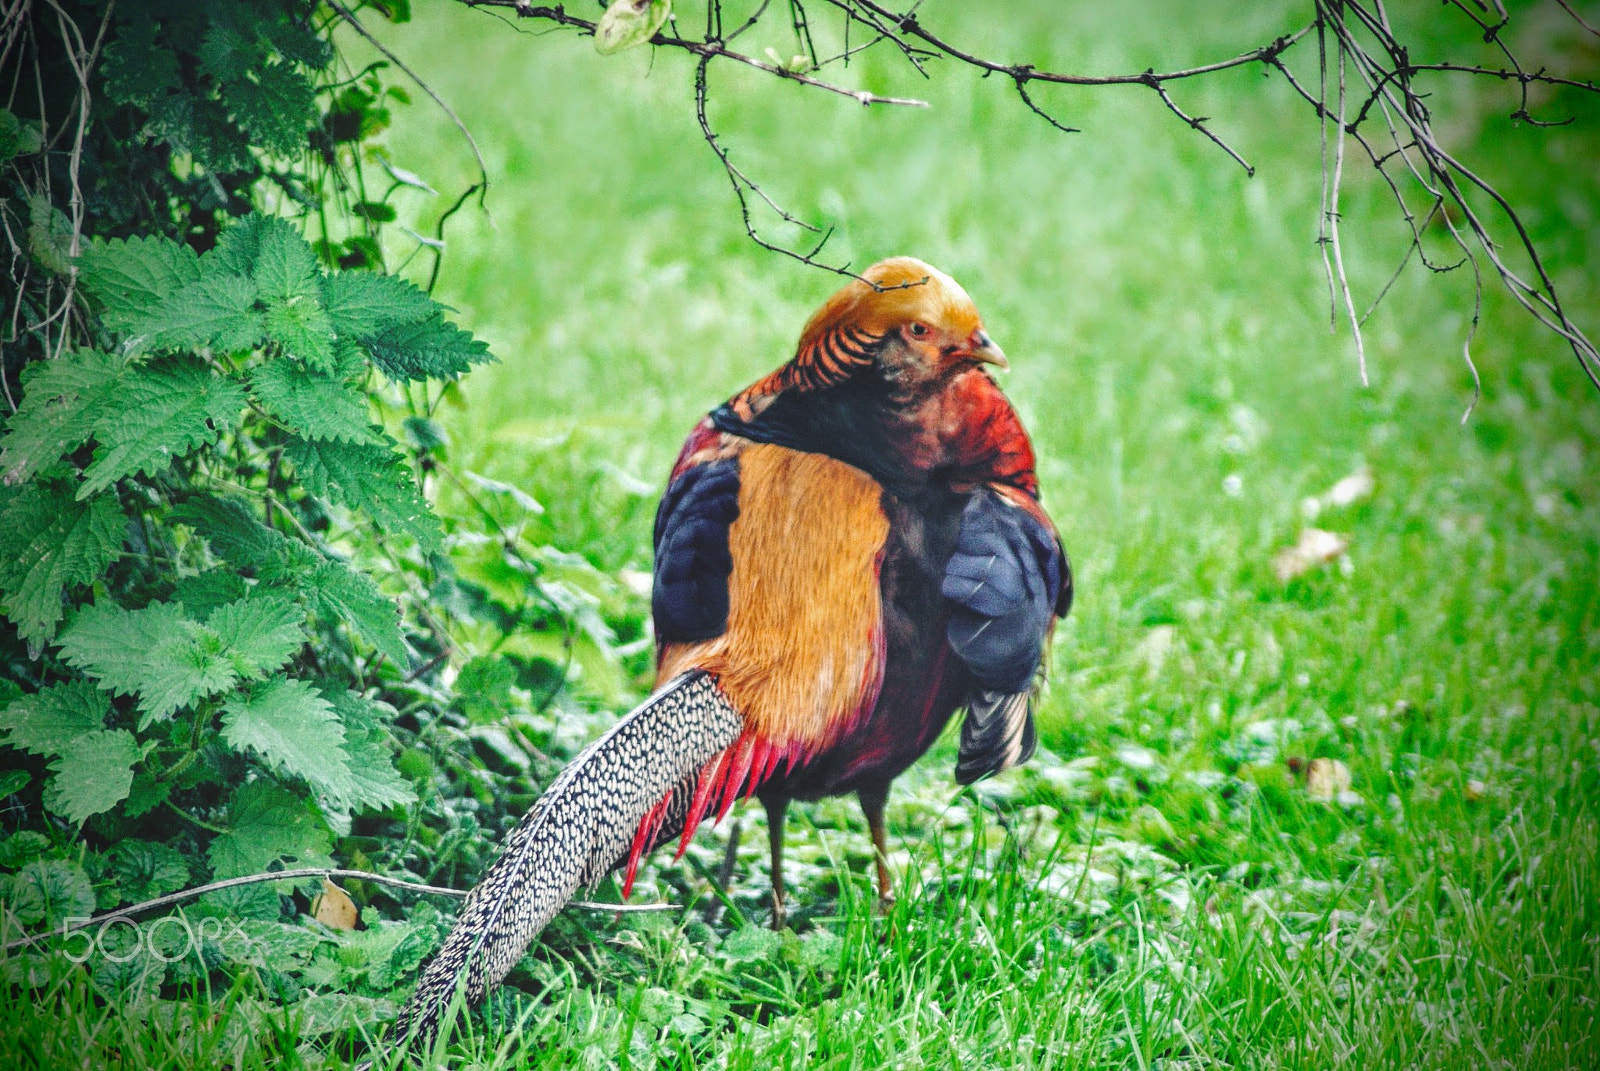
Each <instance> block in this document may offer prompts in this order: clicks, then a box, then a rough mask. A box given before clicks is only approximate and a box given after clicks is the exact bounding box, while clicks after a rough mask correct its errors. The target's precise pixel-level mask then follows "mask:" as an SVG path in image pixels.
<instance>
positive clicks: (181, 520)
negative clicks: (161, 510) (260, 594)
mask: <svg viewBox="0 0 1600 1071" xmlns="http://www.w3.org/2000/svg"><path fill="white" fill-rule="evenodd" d="M171 517H172V520H173V522H174V523H176V524H185V525H188V526H189V527H190V528H193V529H194V530H195V531H197V532H199V533H200V534H201V535H202V536H204V537H205V539H206V542H208V543H209V544H211V549H212V551H213V552H215V553H216V554H218V555H220V556H221V557H222V559H223V560H224V561H227V562H229V563H230V564H232V565H233V566H234V567H235V568H238V569H243V570H247V571H250V572H257V573H259V572H260V571H262V570H265V569H271V568H273V567H274V566H278V565H281V564H282V563H283V562H284V561H285V559H287V558H288V556H289V554H290V546H291V544H290V540H289V538H288V537H287V536H285V535H283V534H282V533H281V532H277V531H274V530H273V529H271V528H268V527H267V526H266V525H265V524H262V523H261V521H259V520H257V519H256V517H255V515H254V514H252V513H251V512H250V510H249V509H248V508H247V507H246V506H245V505H244V504H243V503H242V502H239V501H238V500H237V499H232V498H219V497H217V496H215V495H196V496H195V497H193V498H190V499H188V500H187V501H185V502H184V503H183V504H182V505H180V506H179V507H178V508H177V509H175V510H173V511H172V514H171ZM306 553H307V555H310V551H309V548H307V550H306ZM312 560H314V558H312ZM296 564H297V565H301V566H303V565H304V564H305V563H303V562H301V563H296Z"/></svg>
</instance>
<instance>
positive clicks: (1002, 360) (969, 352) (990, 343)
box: [962, 327, 1011, 368]
mask: <svg viewBox="0 0 1600 1071" xmlns="http://www.w3.org/2000/svg"><path fill="white" fill-rule="evenodd" d="M962 356H964V357H966V358H967V359H968V360H973V361H977V362H978V363H979V364H992V365H994V366H995V367H996V368H1010V367H1011V365H1010V364H1008V363H1007V362H1006V355H1005V353H1004V352H1003V351H1002V350H1001V349H1000V347H999V346H996V345H995V344H994V339H992V338H990V337H989V335H988V332H986V331H984V329H983V328H981V327H980V328H978V329H977V330H976V331H974V332H972V334H971V335H970V336H969V337H968V338H967V343H966V345H965V346H964V347H962Z"/></svg>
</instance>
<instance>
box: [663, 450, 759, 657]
mask: <svg viewBox="0 0 1600 1071" xmlns="http://www.w3.org/2000/svg"><path fill="white" fill-rule="evenodd" d="M738 516H739V461H738V459H737V458H723V459H721V460H718V461H710V462H707V463H705V464H703V465H696V466H695V467H693V468H691V469H687V470H685V471H684V472H682V473H680V474H679V475H678V477H677V478H676V479H674V480H673V481H672V483H671V484H670V485H668V487H667V493H666V494H665V495H663V496H662V498H661V506H660V508H658V509H657V510H656V527H655V552H656V563H655V579H654V586H653V588H652V592H651V599H650V603H651V613H652V614H653V616H654V618H655V625H656V635H657V636H658V637H659V638H661V639H663V640H669V641H677V642H691V641H695V640H708V639H711V638H712V637H714V636H720V635H722V633H723V631H724V630H725V629H726V628H727V627H728V575H729V574H730V573H731V572H732V571H733V558H732V557H731V556H730V555H729V553H728V528H729V527H730V526H731V525H732V524H733V522H734V520H735V519H736V518H737V517H738Z"/></svg>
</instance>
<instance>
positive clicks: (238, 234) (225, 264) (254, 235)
mask: <svg viewBox="0 0 1600 1071" xmlns="http://www.w3.org/2000/svg"><path fill="white" fill-rule="evenodd" d="M275 219H277V217H276V216H263V215H261V214H259V213H256V214H252V215H248V216H246V217H244V218H243V219H241V220H236V221H234V222H233V223H231V224H229V225H228V226H227V227H225V228H224V229H223V231H222V233H221V234H219V235H217V244H216V245H215V246H213V247H212V249H211V252H209V253H207V254H206V255H205V256H203V257H201V258H200V263H201V265H202V267H204V268H206V269H207V270H209V271H217V272H226V273H228V274H229V275H250V274H251V273H252V272H253V271H254V270H255V266H256V257H257V256H258V255H259V254H260V252H261V235H262V233H263V232H264V231H265V230H266V229H267V227H268V225H269V222H270V221H272V220H275Z"/></svg>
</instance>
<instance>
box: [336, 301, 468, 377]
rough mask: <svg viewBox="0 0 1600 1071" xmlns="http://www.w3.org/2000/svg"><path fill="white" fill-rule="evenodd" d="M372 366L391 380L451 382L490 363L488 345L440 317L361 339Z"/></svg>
mask: <svg viewBox="0 0 1600 1071" xmlns="http://www.w3.org/2000/svg"><path fill="white" fill-rule="evenodd" d="M362 344H363V345H365V346H366V348H367V352H368V353H369V354H371V355H372V360H373V362H374V363H375V364H376V365H377V366H378V367H379V368H380V369H381V370H382V371H383V374H384V375H386V376H388V377H389V378H390V379H396V380H407V379H451V378H454V377H455V376H459V375H462V374H463V373H465V372H467V371H469V370H470V369H471V368H472V366H473V365H476V364H482V363H484V362H486V361H490V360H493V358H492V357H491V356H490V355H489V346H488V344H487V343H485V342H483V341H481V340H479V339H476V338H473V337H472V335H471V334H470V333H468V332H466V331H463V330H462V329H461V328H459V327H457V326H456V325H455V324H452V323H447V322H446V321H445V319H444V318H443V317H442V316H435V317H433V318H431V319H428V320H421V321H418V322H415V323H409V324H398V325H395V326H393V327H389V328H387V329H385V330H383V331H380V332H379V333H378V334H375V335H373V336H371V337H369V338H364V339H362Z"/></svg>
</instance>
